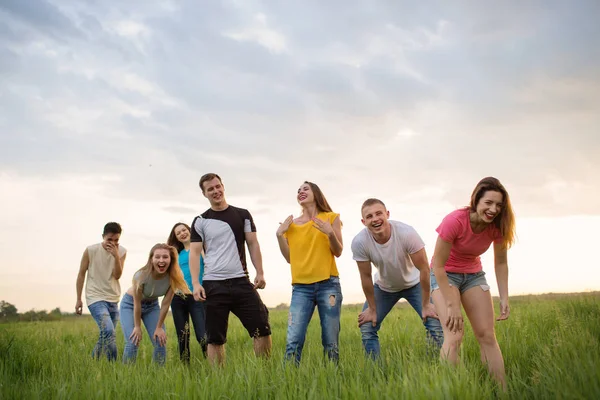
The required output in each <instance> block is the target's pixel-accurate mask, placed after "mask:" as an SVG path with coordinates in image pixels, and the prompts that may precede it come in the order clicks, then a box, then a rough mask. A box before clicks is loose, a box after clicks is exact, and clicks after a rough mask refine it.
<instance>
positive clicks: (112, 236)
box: [102, 233, 121, 246]
mask: <svg viewBox="0 0 600 400" xmlns="http://www.w3.org/2000/svg"><path fill="white" fill-rule="evenodd" d="M120 238H121V234H120V233H107V234H105V235H103V236H102V242H103V243H104V245H107V244H111V245H113V246H119V239H120Z"/></svg>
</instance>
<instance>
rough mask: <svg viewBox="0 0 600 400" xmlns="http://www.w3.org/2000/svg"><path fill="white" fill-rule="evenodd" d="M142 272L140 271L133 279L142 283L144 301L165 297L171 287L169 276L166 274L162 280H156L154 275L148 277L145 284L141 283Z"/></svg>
mask: <svg viewBox="0 0 600 400" xmlns="http://www.w3.org/2000/svg"><path fill="white" fill-rule="evenodd" d="M141 276H142V272H141V271H138V272H136V273H135V275H134V276H133V279H135V280H136V281H138V282H139V283H140V286H141V287H142V299H143V300H154V299H156V298H158V297H160V296H164V295H165V294H167V292H168V291H169V287H171V280H170V277H169V274H166V275H165V276H164V277H163V278H161V279H158V280H156V279H154V278H152V275H148V276H147V277H146V279H144V281H143V282H140V279H141Z"/></svg>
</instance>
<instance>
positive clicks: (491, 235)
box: [431, 177, 515, 388]
mask: <svg viewBox="0 0 600 400" xmlns="http://www.w3.org/2000/svg"><path fill="white" fill-rule="evenodd" d="M437 232H438V234H439V236H438V239H437V242H436V244H435V251H434V254H433V258H432V261H431V269H432V275H431V289H432V298H433V302H434V304H435V307H436V311H437V313H438V315H439V316H440V321H441V322H442V327H443V330H444V344H443V346H442V349H441V353H440V356H441V358H442V359H445V360H448V361H449V362H450V363H451V364H454V365H456V364H458V362H459V356H458V354H459V348H460V345H461V343H462V339H463V333H464V330H463V316H462V312H461V305H462V306H463V308H464V309H465V311H466V313H467V317H468V318H469V321H470V322H471V326H472V327H473V332H474V333H475V337H476V338H477V341H478V342H479V347H480V350H481V359H482V360H484V362H486V363H487V367H488V370H489V371H490V374H491V375H492V377H493V378H494V379H495V380H496V381H497V382H498V383H499V384H500V385H501V386H502V387H503V388H506V382H505V372H504V360H503V358H502V352H501V351H500V347H499V346H498V341H497V340H496V334H495V332H494V306H493V303H492V297H491V295H490V287H489V286H488V284H487V282H486V280H485V273H484V272H483V270H482V266H481V261H480V258H479V256H480V255H481V254H483V253H485V252H486V250H487V249H488V248H489V247H490V245H491V244H492V243H494V267H495V271H496V278H497V281H498V291H499V293H500V316H499V317H498V319H497V320H499V321H501V320H505V319H507V318H508V316H509V314H510V307H509V305H508V261H507V249H508V248H510V246H511V245H512V244H513V242H514V239H515V218H514V214H513V210H512V206H511V203H510V197H509V196H508V192H507V191H506V189H505V188H504V186H503V185H502V184H501V183H500V181H499V180H498V179H496V178H492V177H488V178H484V179H482V180H481V181H480V182H479V183H478V184H477V186H476V187H475V190H473V193H472V195H471V203H470V205H469V207H466V208H463V209H459V210H456V211H453V212H452V213H450V214H448V215H447V216H446V217H445V218H444V220H443V221H442V223H441V224H440V226H439V227H438V228H437ZM438 289H439V290H438Z"/></svg>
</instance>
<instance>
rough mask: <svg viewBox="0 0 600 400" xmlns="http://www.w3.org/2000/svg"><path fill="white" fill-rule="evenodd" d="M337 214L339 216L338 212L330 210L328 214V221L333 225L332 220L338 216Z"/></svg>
mask: <svg viewBox="0 0 600 400" xmlns="http://www.w3.org/2000/svg"><path fill="white" fill-rule="evenodd" d="M339 216H340V214H338V213H334V212H330V213H329V215H328V217H329V223H330V224H332V225H333V221H335V219H336V218H338V217H339Z"/></svg>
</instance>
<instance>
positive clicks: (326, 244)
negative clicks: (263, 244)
mask: <svg viewBox="0 0 600 400" xmlns="http://www.w3.org/2000/svg"><path fill="white" fill-rule="evenodd" d="M297 200H298V203H299V204H300V206H301V207H302V214H301V215H300V216H299V217H298V218H296V219H294V218H293V216H292V215H290V216H289V217H287V218H286V220H285V221H284V222H283V223H282V224H281V225H280V226H279V229H277V241H278V242H279V249H280V250H281V254H282V255H283V257H284V258H285V260H286V261H287V262H288V263H289V264H290V266H291V269H292V287H293V289H292V301H291V304H290V314H289V318H288V329H287V344H286V349H285V359H286V360H290V359H292V358H293V359H294V361H295V362H296V363H300V358H301V357H302V347H303V346H304V339H305V337H306V329H307V328H308V323H309V322H310V319H311V317H312V315H313V312H314V310H315V305H316V306H317V309H318V310H319V317H320V319H321V341H322V343H323V349H324V351H325V353H326V354H327V356H328V357H329V359H330V360H332V361H334V362H337V361H338V359H339V350H338V339H339V336H340V313H341V311H342V290H341V287H340V278H339V273H338V270H337V266H336V264H335V257H339V256H340V255H342V250H343V244H342V223H341V222H340V215H339V214H337V213H334V212H333V211H331V207H330V206H329V203H327V200H326V199H325V196H324V195H323V192H321V189H319V187H318V186H317V185H315V184H314V183H312V182H304V183H303V184H302V186H300V188H299V189H298V196H297Z"/></svg>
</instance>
